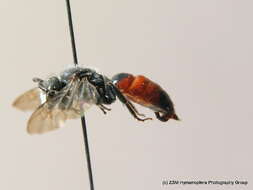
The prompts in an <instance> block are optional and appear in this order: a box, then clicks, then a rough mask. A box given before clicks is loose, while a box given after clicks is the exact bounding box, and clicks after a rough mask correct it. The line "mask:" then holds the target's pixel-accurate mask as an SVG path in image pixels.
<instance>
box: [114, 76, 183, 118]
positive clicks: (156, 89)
mask: <svg viewBox="0 0 253 190" xmlns="http://www.w3.org/2000/svg"><path fill="white" fill-rule="evenodd" d="M112 81H113V84H114V85H115V86H116V87H117V88H118V89H119V90H120V91H121V92H122V94H124V95H125V96H126V97H127V99H129V100H131V101H133V102H135V103H138V104H140V105H142V106H145V107H148V108H150V109H152V110H153V111H154V112H155V115H156V117H157V118H158V119H159V120H160V121H163V122H165V121H168V120H169V119H175V120H179V118H178V116H177V115H176V113H175V109H174V105H173V102H172V101H171V99H170V97H169V95H168V94H167V93H166V91H165V90H163V89H162V87H160V86H159V85H158V84H156V83H155V82H153V81H151V80H150V79H148V78H146V77H145V76H142V75H139V76H134V75H132V74H129V73H120V74H117V75H115V76H114V77H113V78H112Z"/></svg>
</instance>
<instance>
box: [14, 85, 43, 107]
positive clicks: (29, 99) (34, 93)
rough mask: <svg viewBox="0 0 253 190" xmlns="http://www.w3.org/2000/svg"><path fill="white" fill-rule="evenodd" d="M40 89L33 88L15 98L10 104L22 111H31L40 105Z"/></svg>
mask: <svg viewBox="0 0 253 190" xmlns="http://www.w3.org/2000/svg"><path fill="white" fill-rule="evenodd" d="M40 96H41V91H40V89H39V88H33V89H31V90H29V91H27V92H25V93H24V94H22V95H20V96H19V97H17V98H16V99H15V101H14V102H13V104H12V106H14V107H15V108H17V109H19V110H22V111H33V110H36V109H37V108H38V107H39V106H40V105H41V97H40Z"/></svg>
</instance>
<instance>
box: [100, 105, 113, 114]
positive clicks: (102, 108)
mask: <svg viewBox="0 0 253 190" xmlns="http://www.w3.org/2000/svg"><path fill="white" fill-rule="evenodd" d="M98 107H99V108H100V109H101V110H102V111H103V113H104V114H106V113H107V112H106V111H111V109H110V108H107V107H105V106H104V105H103V104H99V105H98Z"/></svg>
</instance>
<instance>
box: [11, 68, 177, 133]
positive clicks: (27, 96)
mask: <svg viewBox="0 0 253 190" xmlns="http://www.w3.org/2000/svg"><path fill="white" fill-rule="evenodd" d="M131 76H132V75H130V74H118V75H115V76H114V77H113V78H112V79H109V78H108V77H106V76H105V75H102V74H100V73H98V72H96V71H95V70H93V69H89V68H83V67H79V66H75V67H72V68H69V69H66V70H64V71H63V72H61V73H60V74H59V75H55V76H52V77H49V78H48V79H46V80H42V79H40V78H34V79H33V81H34V82H36V83H37V84H38V86H37V87H35V88H33V89H31V90H29V91H27V92H25V93H24V94H22V95H20V96H19V97H17V98H16V100H15V101H14V102H13V106H14V107H15V108H17V109H20V110H22V111H33V113H32V115H31V117H30V118H29V120H28V124H27V132H28V133H29V134H41V133H45V132H48V131H52V130H55V129H57V128H59V127H61V126H62V125H63V123H64V122H65V121H66V120H68V119H76V118H80V117H81V116H83V115H84V112H85V111H86V110H87V109H89V108H90V107H91V106H92V105H96V106H98V107H99V108H100V109H101V110H102V112H103V113H104V114H106V113H107V111H110V110H111V109H110V108H108V107H107V105H110V104H112V103H114V102H115V101H116V99H118V100H120V101H121V102H122V103H123V104H124V105H125V106H126V108H127V109H128V111H129V112H130V114H131V115H132V116H133V117H134V118H135V119H137V120H139V121H146V120H151V119H152V118H148V117H145V115H144V114H141V113H139V112H138V110H137V109H136V108H135V106H134V105H133V104H132V103H131V101H133V102H136V103H139V104H141V105H143V106H145V107H148V108H151V109H152V110H155V113H156V115H157V118H158V119H160V120H161V121H167V120H168V119H170V118H173V119H178V118H177V116H176V114H175V112H174V108H173V104H172V102H171V100H170V99H169V97H168V95H167V93H166V92H165V91H163V90H162V89H161V88H159V86H158V85H156V84H155V83H153V82H151V81H149V80H148V79H146V78H145V80H143V82H144V83H145V85H146V83H147V84H153V87H154V89H153V90H152V89H151V88H150V87H149V88H147V89H145V90H144V88H141V89H137V88H139V87H138V85H135V87H134V86H133V87H134V88H136V93H133V92H134V91H135V90H130V91H129V89H128V88H126V86H129V85H130V80H129V83H128V82H127V80H128V79H130V78H131ZM145 85H144V86H145ZM140 86H141V85H140ZM151 86H152V85H151ZM155 87H156V88H155ZM148 89H150V90H148ZM141 90H142V92H140V91H141ZM138 91H139V93H138ZM146 93H147V94H146ZM156 94H159V95H160V99H159V100H158V99H155V98H157V96H158V95H156ZM134 96H136V97H134ZM130 100H131V101H130ZM162 104H164V105H162ZM159 113H162V114H163V115H162V116H160V115H159Z"/></svg>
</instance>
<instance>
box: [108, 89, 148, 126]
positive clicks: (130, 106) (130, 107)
mask: <svg viewBox="0 0 253 190" xmlns="http://www.w3.org/2000/svg"><path fill="white" fill-rule="evenodd" d="M111 86H112V88H113V90H114V93H115V94H116V96H117V97H118V98H119V100H120V101H121V102H122V103H123V104H125V105H126V107H127V109H128V111H129V112H130V113H131V114H132V116H133V117H134V118H135V119H137V120H138V121H146V120H152V118H150V117H145V116H144V114H140V113H139V112H138V111H137V109H136V108H135V107H134V105H133V104H132V103H131V102H130V101H128V100H127V99H126V97H125V96H124V95H123V94H122V93H121V92H120V91H119V89H118V88H117V87H115V86H114V85H113V84H111ZM138 116H142V117H145V118H143V119H142V118H140V117H138Z"/></svg>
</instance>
